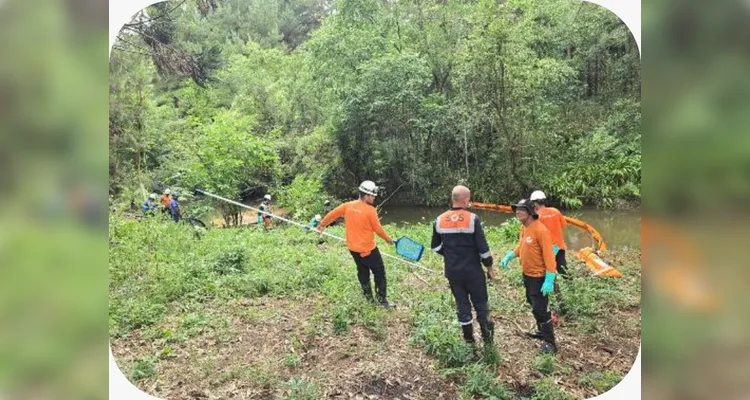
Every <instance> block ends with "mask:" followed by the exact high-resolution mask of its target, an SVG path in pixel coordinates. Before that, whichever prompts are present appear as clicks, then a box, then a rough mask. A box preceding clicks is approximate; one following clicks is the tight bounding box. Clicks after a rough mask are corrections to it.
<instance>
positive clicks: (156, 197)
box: [148, 193, 159, 200]
mask: <svg viewBox="0 0 750 400" xmlns="http://www.w3.org/2000/svg"><path fill="white" fill-rule="evenodd" d="M148 198H149V199H151V200H156V199H158V198H159V196H157V195H156V193H151V194H150V195H148Z"/></svg>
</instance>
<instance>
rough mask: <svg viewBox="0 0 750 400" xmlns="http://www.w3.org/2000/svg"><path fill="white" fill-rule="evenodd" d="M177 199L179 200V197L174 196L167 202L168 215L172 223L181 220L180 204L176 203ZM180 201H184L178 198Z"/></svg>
mask: <svg viewBox="0 0 750 400" xmlns="http://www.w3.org/2000/svg"><path fill="white" fill-rule="evenodd" d="M177 198H179V196H178V195H177V194H175V197H172V199H171V200H170V201H169V215H170V216H172V219H173V220H174V222H180V220H181V219H182V212H181V211H180V203H178V202H177ZM180 200H184V198H180Z"/></svg>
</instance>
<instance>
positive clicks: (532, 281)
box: [523, 275, 552, 324]
mask: <svg viewBox="0 0 750 400" xmlns="http://www.w3.org/2000/svg"><path fill="white" fill-rule="evenodd" d="M543 283H544V277H539V278H534V277H531V276H526V275H524V276H523V284H524V286H525V287H526V301H527V302H528V303H529V305H531V312H532V314H534V319H535V320H536V322H537V324H543V323H546V322H549V321H550V320H551V319H552V313H550V311H549V298H548V297H547V296H545V295H543V294H542V284H543Z"/></svg>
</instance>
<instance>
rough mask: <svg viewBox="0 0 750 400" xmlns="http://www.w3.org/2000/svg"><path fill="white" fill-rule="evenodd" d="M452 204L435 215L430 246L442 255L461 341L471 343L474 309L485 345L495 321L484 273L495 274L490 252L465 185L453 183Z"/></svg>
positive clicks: (491, 335)
mask: <svg viewBox="0 0 750 400" xmlns="http://www.w3.org/2000/svg"><path fill="white" fill-rule="evenodd" d="M451 199H452V206H451V209H450V211H446V212H444V213H443V214H440V216H439V217H438V218H437V220H436V221H435V223H434V224H433V227H432V245H431V247H432V250H433V251H435V252H436V253H438V254H440V255H441V256H443V260H444V262H445V277H446V278H447V279H448V283H449V285H450V288H451V292H452V293H453V298H454V299H455V301H456V315H457V317H458V323H459V324H460V325H461V330H462V331H463V336H464V341H466V342H467V343H469V344H471V345H474V325H473V323H474V318H473V316H472V314H471V308H472V306H473V307H474V311H476V313H477V320H478V322H479V328H480V329H481V332H482V339H483V340H484V343H485V346H487V345H491V344H492V337H493V334H494V330H495V328H494V324H493V323H492V320H491V319H490V306H489V302H488V299H489V298H488V295H487V279H486V278H485V273H484V270H483V269H482V265H484V266H485V267H486V268H487V277H489V278H490V279H494V278H495V273H494V271H493V269H492V264H493V260H492V253H491V252H490V246H489V245H488V244H487V238H486V237H485V235H484V230H483V229H482V223H481V222H480V220H479V216H478V215H476V214H474V213H472V212H469V211H468V210H467V209H466V208H467V206H468V205H469V201H470V199H471V192H470V191H469V188H467V187H466V186H462V185H459V186H456V187H454V188H453V192H452V193H451Z"/></svg>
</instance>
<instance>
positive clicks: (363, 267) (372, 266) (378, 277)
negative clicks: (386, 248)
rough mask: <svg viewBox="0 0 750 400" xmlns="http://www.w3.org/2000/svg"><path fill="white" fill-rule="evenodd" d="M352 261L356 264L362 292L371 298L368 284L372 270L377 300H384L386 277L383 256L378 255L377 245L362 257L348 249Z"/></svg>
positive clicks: (370, 289)
mask: <svg viewBox="0 0 750 400" xmlns="http://www.w3.org/2000/svg"><path fill="white" fill-rule="evenodd" d="M349 253H351V255H352V258H354V263H355V264H357V278H358V279H359V283H360V285H362V292H363V293H364V295H365V297H367V298H368V299H371V298H372V288H371V286H370V272H372V275H373V278H374V279H375V291H376V293H377V296H378V301H380V302H383V301H385V300H386V297H387V296H386V278H385V265H384V264H383V257H382V256H381V255H380V250H378V248H377V247H375V249H374V250H373V251H372V252H371V253H370V254H368V255H367V257H362V256H361V255H360V254H359V253H357V252H354V251H350V252H349Z"/></svg>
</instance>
